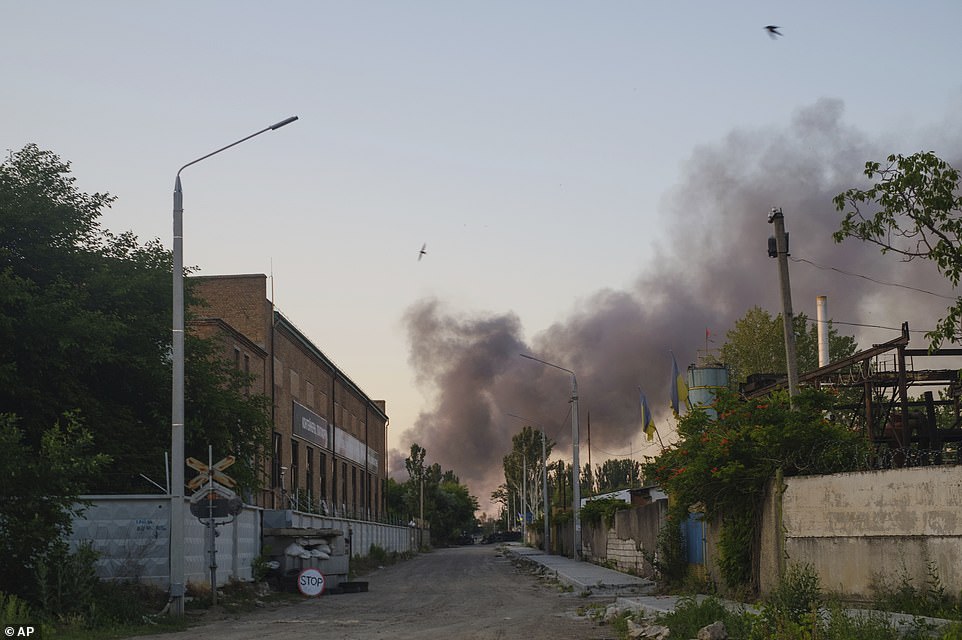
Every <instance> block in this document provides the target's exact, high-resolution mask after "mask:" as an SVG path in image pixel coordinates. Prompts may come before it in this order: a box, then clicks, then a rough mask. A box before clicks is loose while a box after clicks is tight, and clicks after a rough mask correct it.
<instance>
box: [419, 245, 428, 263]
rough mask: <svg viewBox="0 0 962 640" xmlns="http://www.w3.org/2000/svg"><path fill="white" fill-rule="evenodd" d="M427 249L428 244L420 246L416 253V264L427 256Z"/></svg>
mask: <svg viewBox="0 0 962 640" xmlns="http://www.w3.org/2000/svg"><path fill="white" fill-rule="evenodd" d="M427 249H428V243H427V242H425V243H424V244H422V245H421V250H420V251H418V262H421V258H423V257H424V256H426V255H427V253H428V251H427Z"/></svg>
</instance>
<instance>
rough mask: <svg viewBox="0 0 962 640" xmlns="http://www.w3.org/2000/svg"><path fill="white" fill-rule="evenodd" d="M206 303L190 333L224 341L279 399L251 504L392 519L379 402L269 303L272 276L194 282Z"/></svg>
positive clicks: (263, 390) (257, 382)
mask: <svg viewBox="0 0 962 640" xmlns="http://www.w3.org/2000/svg"><path fill="white" fill-rule="evenodd" d="M190 282H191V286H192V291H193V292H194V293H195V294H196V295H197V296H198V297H199V298H201V299H202V300H203V301H204V302H205V303H206V304H204V305H203V306H197V307H194V308H192V310H191V311H192V313H193V315H194V319H192V320H191V323H190V329H191V330H192V331H194V332H196V333H198V334H199V335H202V336H207V337H209V336H213V335H220V336H223V337H224V338H225V340H224V344H225V346H224V348H225V353H224V357H225V358H227V359H229V361H231V362H233V363H234V366H235V367H237V368H238V369H240V370H242V371H244V372H246V373H250V374H252V375H253V376H254V382H253V383H252V385H251V389H250V392H251V393H256V394H264V395H266V396H268V397H270V398H271V399H272V406H273V409H272V412H273V433H272V436H271V446H270V450H269V451H268V452H267V459H266V460H265V461H264V465H263V466H264V470H265V474H264V478H263V482H262V484H263V486H264V489H263V490H262V491H261V492H259V493H258V494H257V495H254V496H248V497H247V500H248V502H250V503H252V504H256V505H257V506H261V507H265V508H268V509H298V510H301V511H311V512H316V513H324V514H328V515H338V516H348V517H355V518H363V519H377V518H379V517H380V516H381V515H383V513H384V483H385V482H386V478H387V454H386V450H387V424H388V417H387V414H386V412H385V402H384V401H383V400H372V399H371V398H369V397H368V396H367V394H365V393H364V392H363V391H362V390H361V388H360V387H359V386H358V385H357V384H356V383H355V382H354V381H352V380H351V379H350V378H348V377H347V376H346V375H345V374H344V372H342V371H341V370H340V369H338V368H337V366H336V365H335V364H334V363H333V362H331V360H330V359H329V358H328V357H327V356H325V355H324V353H323V352H322V351H321V350H320V349H319V348H318V347H317V346H316V345H315V344H314V343H313V342H312V341H311V340H310V339H309V338H308V337H307V336H306V335H304V334H303V333H302V332H301V331H300V330H299V329H298V328H297V327H295V326H294V324H293V323H292V322H291V321H290V320H288V319H287V318H286V317H284V316H283V315H282V314H281V313H280V312H278V311H277V310H276V309H275V308H274V305H273V303H272V302H271V301H270V300H268V299H267V276H266V275H264V274H248V275H226V276H199V277H192V278H190Z"/></svg>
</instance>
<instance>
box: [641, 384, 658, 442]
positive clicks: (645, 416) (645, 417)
mask: <svg viewBox="0 0 962 640" xmlns="http://www.w3.org/2000/svg"><path fill="white" fill-rule="evenodd" d="M639 404H640V405H641V428H642V429H644V430H645V436H646V437H647V438H648V442H651V441H652V440H653V439H654V437H655V417H654V416H653V415H651V409H649V408H648V399H647V398H645V394H643V393H642V394H641V400H640V402H639Z"/></svg>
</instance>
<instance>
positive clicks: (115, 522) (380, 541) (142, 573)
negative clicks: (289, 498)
mask: <svg viewBox="0 0 962 640" xmlns="http://www.w3.org/2000/svg"><path fill="white" fill-rule="evenodd" d="M83 499H84V500H85V501H88V502H90V503H91V506H90V507H89V508H87V510H86V511H85V512H84V514H83V515H82V516H81V517H79V518H75V519H74V523H73V531H72V533H71V536H70V544H71V546H73V547H76V546H77V545H79V544H81V543H84V542H89V543H90V544H91V545H92V546H93V549H94V550H95V551H97V552H98V554H99V555H100V557H99V559H98V560H97V573H98V575H99V576H100V577H102V578H112V579H121V580H136V581H140V582H146V583H152V584H158V585H161V586H166V585H167V582H168V575H169V573H168V566H169V561H168V549H169V546H170V535H169V522H170V501H169V500H167V499H166V498H165V497H164V496H158V495H95V496H83ZM185 503H186V500H185ZM184 514H185V519H184V553H185V562H184V573H185V579H186V581H187V582H196V583H205V584H206V583H209V582H210V569H209V565H210V554H209V551H208V549H209V546H208V545H209V544H210V543H209V540H210V534H209V530H208V529H207V527H205V526H204V525H203V524H202V523H201V522H200V521H199V520H198V519H197V518H195V517H194V516H192V515H191V514H190V510H189V509H188V508H187V505H186V504H185V507H184ZM265 519H266V521H267V524H266V525H265V524H263V523H264V522H265ZM285 521H286V522H288V523H289V524H286V525H285V524H281V523H282V522H285ZM263 526H268V527H271V526H278V527H279V526H293V527H330V528H335V529H340V530H341V531H343V532H344V534H345V536H351V537H352V541H351V554H352V555H360V556H366V555H367V554H368V552H369V551H370V549H371V545H372V544H376V545H378V546H379V547H381V548H382V549H384V550H386V551H388V552H392V551H397V552H407V551H411V550H416V549H417V545H416V544H415V541H416V538H415V537H413V536H415V535H416V530H414V529H411V528H409V527H401V526H396V525H386V524H380V523H376V522H366V521H361V520H350V519H346V518H332V517H326V516H317V515H311V514H304V513H300V512H297V511H280V512H278V511H265V510H263V509H260V508H258V507H249V506H245V507H244V509H243V511H241V513H239V514H238V515H237V517H236V518H235V519H234V521H233V522H231V523H229V524H225V525H222V526H219V527H217V533H218V535H217V539H216V541H215V544H216V547H217V583H218V584H225V583H226V582H228V580H230V579H231V578H235V579H238V580H250V579H251V562H252V561H253V560H254V559H255V558H256V557H257V556H259V555H260V552H261V532H262V527H263Z"/></svg>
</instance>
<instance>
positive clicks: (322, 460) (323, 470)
mask: <svg viewBox="0 0 962 640" xmlns="http://www.w3.org/2000/svg"><path fill="white" fill-rule="evenodd" d="M318 463H319V464H318V468H319V469H320V476H321V500H327V454H324V453H322V454H321V455H320V456H318Z"/></svg>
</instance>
